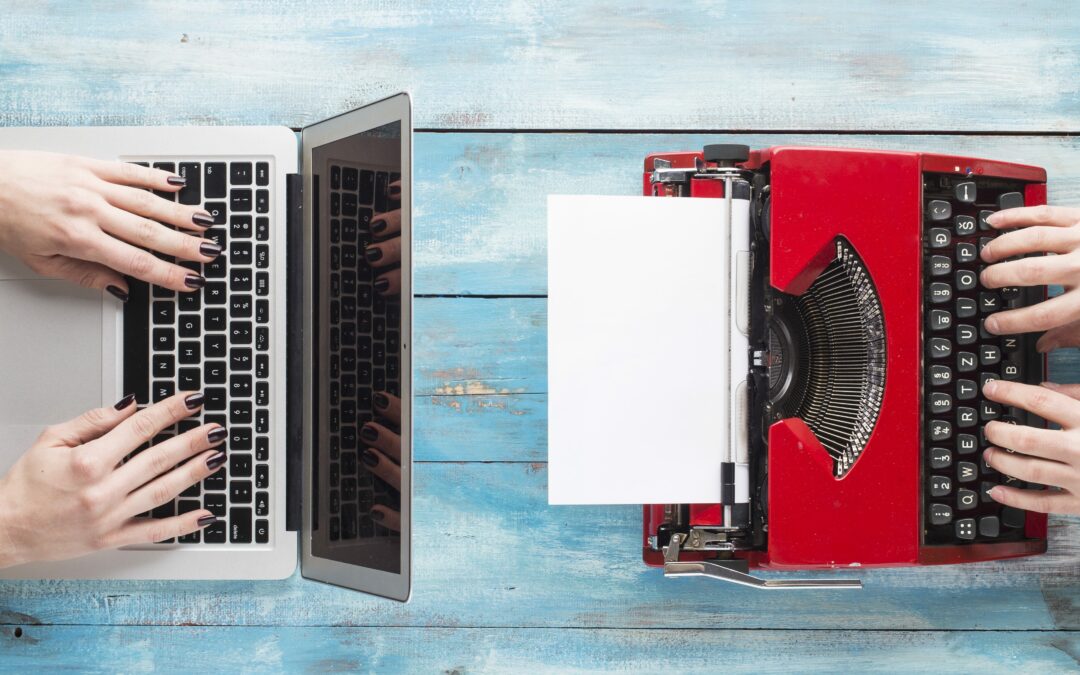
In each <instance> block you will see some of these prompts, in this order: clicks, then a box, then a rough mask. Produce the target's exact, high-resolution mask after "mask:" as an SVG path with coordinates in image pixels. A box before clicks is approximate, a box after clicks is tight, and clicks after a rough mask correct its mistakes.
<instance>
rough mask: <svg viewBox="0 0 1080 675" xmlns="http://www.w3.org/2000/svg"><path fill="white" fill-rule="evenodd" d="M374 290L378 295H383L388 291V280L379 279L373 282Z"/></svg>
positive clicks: (384, 278)
mask: <svg viewBox="0 0 1080 675" xmlns="http://www.w3.org/2000/svg"><path fill="white" fill-rule="evenodd" d="M375 290H377V291H378V292H380V293H385V292H387V291H388V290H390V280H389V279H387V278H386V277H379V278H378V279H376V280H375Z"/></svg>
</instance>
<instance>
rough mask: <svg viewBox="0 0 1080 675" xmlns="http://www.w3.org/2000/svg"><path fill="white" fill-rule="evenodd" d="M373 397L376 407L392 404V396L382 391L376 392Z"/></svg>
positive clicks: (385, 406)
mask: <svg viewBox="0 0 1080 675" xmlns="http://www.w3.org/2000/svg"><path fill="white" fill-rule="evenodd" d="M371 398H372V400H373V401H375V407H376V408H387V407H389V406H390V397H389V396H387V395H386V394H384V393H382V392H381V391H377V392H375V394H374V395H373V396H372V397H371Z"/></svg>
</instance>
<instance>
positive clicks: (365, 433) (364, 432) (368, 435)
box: [360, 427, 379, 441]
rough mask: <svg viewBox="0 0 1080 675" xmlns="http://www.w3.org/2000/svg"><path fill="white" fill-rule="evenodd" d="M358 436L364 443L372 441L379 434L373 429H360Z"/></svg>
mask: <svg viewBox="0 0 1080 675" xmlns="http://www.w3.org/2000/svg"><path fill="white" fill-rule="evenodd" d="M360 436H361V438H363V439H364V440H365V441H374V440H376V439H377V438H378V437H379V432H378V431H377V430H376V429H375V428H374V427H360Z"/></svg>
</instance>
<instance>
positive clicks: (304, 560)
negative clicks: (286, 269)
mask: <svg viewBox="0 0 1080 675" xmlns="http://www.w3.org/2000/svg"><path fill="white" fill-rule="evenodd" d="M395 121H400V122H401V126H402V131H401V352H400V356H401V446H402V462H401V510H400V514H401V530H400V535H401V541H402V545H401V567H400V569H401V572H400V573H399V574H392V573H390V572H384V571H381V570H376V569H372V568H368V567H361V566H358V565H352V564H348V563H343V562H338V561H335V560H330V559H328V558H320V557H317V556H314V555H313V554H312V550H311V537H312V523H313V514H312V512H311V508H312V504H313V499H312V480H311V479H312V464H313V461H312V457H313V453H314V452H315V450H316V443H315V439H316V437H317V434H318V426H317V424H316V423H315V422H316V420H315V419H314V416H313V415H312V414H311V413H312V411H313V402H314V400H315V399H314V393H315V392H314V387H315V386H316V384H317V382H318V378H317V376H316V373H315V372H314V369H313V365H314V363H315V360H314V350H315V345H314V344H313V343H312V339H311V336H312V335H313V334H314V331H313V329H314V323H313V322H314V316H315V312H314V311H313V307H314V305H313V304H312V303H313V300H314V284H315V282H316V276H315V273H314V272H315V270H313V269H312V265H310V262H311V261H312V260H314V254H315V244H316V240H315V236H314V235H315V228H316V227H317V223H315V222H314V219H313V213H314V209H313V208H312V205H313V200H314V199H316V198H317V195H315V193H314V188H313V180H312V176H313V159H312V155H313V149H314V148H316V147H320V146H323V145H326V144H328V143H333V142H334V141H337V140H341V139H344V138H348V137H350V136H353V135H355V134H358V133H362V132H364V131H368V130H370V129H374V128H377V127H380V126H383V125H385V124H389V123H392V122H395ZM300 153H301V155H300V163H301V166H302V167H303V168H302V171H303V185H304V195H303V223H304V258H303V259H304V262H305V264H306V265H307V266H306V267H305V268H304V270H303V276H304V290H303V297H304V307H305V311H304V313H303V318H302V320H303V325H304V328H303V330H304V347H303V388H304V389H303V391H304V396H303V400H304V412H305V414H304V416H303V437H304V442H303V476H304V484H303V501H302V504H303V507H302V510H303V516H302V525H301V531H300V534H301V536H300V540H301V561H300V570H301V574H302V575H303V576H304V577H305V578H307V579H314V580H317V581H323V582H326V583H330V584H335V585H337V586H343V587H345V588H350V589H354V590H357V591H362V592H365V593H371V594H374V595H379V596H383V597H386V598H391V599H394V600H401V601H407V600H408V599H409V595H410V593H411V589H412V503H413V500H412V458H413V457H412V358H411V353H412V348H413V347H412V167H413V161H412V160H413V157H412V105H411V100H410V97H409V95H408V94H407V93H400V94H396V95H394V96H390V97H388V98H385V99H382V100H381V101H376V102H374V103H371V104H368V105H365V106H363V107H361V108H358V109H356V110H353V111H350V112H347V113H343V114H341V115H338V116H336V117H332V118H329V119H326V120H323V121H321V122H317V123H315V124H313V125H311V126H308V127H304V128H303V129H302V130H301V134H300Z"/></svg>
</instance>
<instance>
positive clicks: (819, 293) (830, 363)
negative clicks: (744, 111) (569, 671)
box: [643, 145, 1047, 588]
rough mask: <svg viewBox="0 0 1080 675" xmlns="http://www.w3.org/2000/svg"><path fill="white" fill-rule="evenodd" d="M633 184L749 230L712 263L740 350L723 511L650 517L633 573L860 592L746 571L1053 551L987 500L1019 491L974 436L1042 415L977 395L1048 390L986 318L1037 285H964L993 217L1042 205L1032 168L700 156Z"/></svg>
mask: <svg viewBox="0 0 1080 675" xmlns="http://www.w3.org/2000/svg"><path fill="white" fill-rule="evenodd" d="M643 189H644V194H645V195H651V196H659V197H706V198H719V199H726V200H728V204H729V207H730V208H731V209H732V211H731V212H732V213H735V212H736V211H739V210H744V211H748V213H749V223H748V227H747V228H746V229H747V230H748V231H747V232H742V231H734V230H737V229H740V228H739V226H738V223H739V222H740V220H739V219H737V218H734V217H733V218H732V220H731V222H732V223H733V232H732V233H731V242H732V250H733V251H734V253H733V256H732V260H731V261H725V264H726V265H727V266H728V268H729V271H730V274H731V280H732V283H731V288H732V293H733V298H732V301H733V302H732V307H733V308H737V309H734V310H733V313H734V314H738V315H740V317H741V318H739V319H738V320H733V321H732V325H733V326H735V325H736V324H738V326H737V330H738V332H739V333H742V345H745V348H746V354H742V353H741V351H742V347H741V346H733V350H732V356H731V361H730V363H731V373H732V381H733V385H732V393H733V404H732V410H731V411H724V413H723V415H722V417H723V419H722V420H720V422H721V428H729V429H730V433H731V437H730V438H731V442H730V444H729V445H730V447H729V448H728V449H726V450H725V453H727V454H726V455H725V456H724V458H723V459H724V464H723V479H722V482H723V483H724V491H723V496H722V502H723V503H721V504H650V505H645V507H644V533H643V535H644V538H643V554H644V559H645V562H646V563H648V564H650V565H656V566H659V565H663V566H664V567H665V573H666V574H668V575H669V576H684V575H704V576H712V577H716V578H720V579H724V580H728V581H734V582H736V583H741V584H745V585H750V586H756V587H761V588H782V587H788V588H793V587H794V588H798V587H803V588H806V587H816V588H820V587H858V586H859V582H857V581H846V580H837V579H832V580H830V579H825V580H811V581H803V580H791V579H789V580H770V581H763V580H761V579H757V578H755V577H753V576H751V575H749V574H748V573H747V572H748V570H749V569H750V568H769V569H824V568H842V567H862V566H903V565H924V564H940V563H958V562H972V561H980V560H990V559H998V558H1008V557H1015V556H1024V555H1033V554H1037V553H1041V552H1043V551H1045V550H1046V522H1047V521H1046V516H1045V515H1042V514H1034V513H1027V512H1023V511H1019V510H1016V509H1011V508H1006V507H1002V506H1001V505H1000V504H998V503H996V502H994V501H993V500H992V499H991V498H990V497H989V496H988V495H987V494H986V493H987V491H988V490H989V489H990V488H991V487H993V486H994V485H997V484H1012V485H1017V481H1016V480H1015V479H1013V478H1011V477H1009V476H1003V475H1001V474H999V473H997V472H995V471H993V470H992V469H990V468H989V467H988V466H986V465H985V464H984V463H983V462H982V450H983V449H985V447H986V441H985V438H984V437H983V435H982V425H983V424H985V423H986V422H988V421H990V420H993V419H998V420H1002V421H1006V422H1014V423H1020V424H1032V425H1042V421H1041V420H1039V419H1037V418H1034V416H1029V415H1028V414H1027V413H1026V412H1024V411H1021V410H1018V409H1008V408H1006V409H1004V410H1003V409H1001V408H1000V406H998V405H996V404H994V403H993V402H990V401H987V400H984V399H982V397H981V396H980V391H981V386H982V385H983V384H984V383H985V382H986V381H988V380H989V379H994V378H1007V379H1013V380H1018V381H1023V382H1031V383H1038V382H1041V381H1042V380H1043V379H1044V373H1045V360H1044V358H1043V357H1042V356H1041V355H1039V354H1037V353H1036V351H1035V339H1036V336H1033V335H1016V336H996V335H991V334H989V333H988V332H986V331H985V330H984V329H983V328H982V321H983V320H984V319H985V318H986V317H987V316H988V315H989V314H990V313H992V312H995V311H999V310H1002V309H1008V308H1011V307H1017V306H1021V305H1026V304H1033V303H1035V302H1038V301H1040V300H1042V299H1044V298H1045V297H1046V296H1045V288H1042V287H1040V288H1006V289H986V288H983V287H981V285H980V284H979V281H978V274H979V271H980V270H981V268H982V264H981V261H980V259H979V255H978V254H979V251H980V250H981V248H982V246H984V245H985V244H986V243H987V242H988V241H989V240H990V239H991V238H993V237H994V236H995V235H996V234H997V232H996V231H994V230H993V229H992V228H990V226H989V225H987V224H986V222H985V219H986V217H987V216H989V214H991V213H993V212H994V211H996V210H999V209H1004V208H1011V207H1014V206H1022V205H1028V206H1031V205H1038V204H1045V203H1046V173H1045V171H1044V170H1043V169H1041V168H1038V167H1032V166H1025V165H1019V164H1011V163H1005V162H995V161H988V160H983V159H974V158H966V157H953V156H945V155H934V154H924V153H912V152H882V151H868V150H846V149H832V148H801V147H776V148H768V149H764V150H759V151H750V150H749V148H747V147H746V146H740V145H711V146H706V147H705V149H704V151H703V152H679V153H658V154H653V155H650V156H648V157H647V158H646V160H645V170H644V182H643ZM740 202H741V203H740ZM745 220H746V219H743V221H745ZM740 251H741V253H740ZM740 256H741V257H740ZM735 295H738V296H739V297H735ZM740 302H741V303H743V305H742V306H740ZM732 334H733V335H736V331H735V329H733V331H732ZM732 344H733V345H738V343H737V341H734V340H733V342H732ZM743 370H745V371H746V376H745V378H743V376H742V371H743ZM740 383H741V384H740ZM725 422H726V426H723V424H724V423H725ZM1020 487H1024V486H1023V485H1022V484H1021V485H1020Z"/></svg>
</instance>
